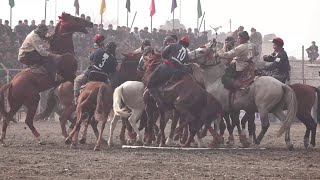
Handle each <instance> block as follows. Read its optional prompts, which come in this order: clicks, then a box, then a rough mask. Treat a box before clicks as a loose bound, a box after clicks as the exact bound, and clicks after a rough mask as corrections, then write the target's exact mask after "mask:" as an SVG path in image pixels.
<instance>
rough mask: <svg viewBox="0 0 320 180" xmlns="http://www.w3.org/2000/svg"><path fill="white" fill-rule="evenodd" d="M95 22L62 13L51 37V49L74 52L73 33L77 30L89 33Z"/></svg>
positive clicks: (60, 52) (58, 51)
mask: <svg viewBox="0 0 320 180" xmlns="http://www.w3.org/2000/svg"><path fill="white" fill-rule="evenodd" d="M92 27H93V23H92V22H89V21H87V20H85V19H82V18H79V17H75V16H72V15H70V14H67V13H62V15H61V16H59V22H58V24H57V25H56V27H55V31H54V33H53V34H52V35H51V37H49V44H50V51H53V52H56V53H58V54H65V53H71V54H74V46H73V40H72V35H73V33H75V32H81V33H88V31H87V29H86V28H92Z"/></svg>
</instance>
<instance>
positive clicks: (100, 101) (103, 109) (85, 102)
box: [65, 81, 113, 151]
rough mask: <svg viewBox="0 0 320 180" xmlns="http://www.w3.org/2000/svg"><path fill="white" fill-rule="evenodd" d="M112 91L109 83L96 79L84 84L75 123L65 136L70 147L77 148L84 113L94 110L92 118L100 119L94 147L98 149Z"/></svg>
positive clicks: (110, 103) (109, 106) (110, 106)
mask: <svg viewBox="0 0 320 180" xmlns="http://www.w3.org/2000/svg"><path fill="white" fill-rule="evenodd" d="M112 93H113V90H112V87H111V85H110V84H105V83H104V82H97V81H91V82H88V83H87V84H86V86H85V88H84V89H83V90H82V92H81V93H80V95H79V98H78V103H77V104H78V105H77V108H76V115H77V121H76V125H75V127H74V128H73V129H72V131H71V132H70V133H69V136H68V137H67V138H66V140H65V143H66V144H71V143H72V144H71V145H72V147H74V148H77V144H78V134H79V130H80V126H81V123H82V120H83V119H84V113H85V112H94V119H95V120H96V121H102V124H101V129H100V132H99V137H98V140H97V144H96V146H95V147H94V150H96V151H98V150H100V146H101V144H102V139H103V138H102V133H103V130H104V128H105V125H106V123H107V120H108V116H109V113H110V111H111V109H112ZM88 121H91V119H88ZM86 127H87V126H86ZM85 131H86V130H85ZM71 139H72V141H71Z"/></svg>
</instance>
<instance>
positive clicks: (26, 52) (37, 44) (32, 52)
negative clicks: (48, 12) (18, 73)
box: [18, 24, 62, 80]
mask: <svg viewBox="0 0 320 180" xmlns="http://www.w3.org/2000/svg"><path fill="white" fill-rule="evenodd" d="M47 33H48V28H47V26H46V25H44V24H40V25H38V27H37V28H36V29H35V30H33V31H32V32H30V33H29V34H28V36H27V37H26V39H25V40H24V41H23V43H22V45H21V47H20V49H19V55H18V60H19V61H20V62H21V63H22V64H25V65H27V66H34V65H42V66H44V68H45V69H46V70H47V71H48V74H49V76H50V77H52V79H54V77H55V68H54V67H55V64H54V63H53V61H52V59H57V58H60V57H61V56H60V55H59V54H55V53H52V52H49V51H48V50H47V49H45V48H44V47H43V40H46V39H47V38H46V35H47ZM61 78H62V77H61V76H59V75H58V76H57V77H56V78H55V80H57V79H60V80H61Z"/></svg>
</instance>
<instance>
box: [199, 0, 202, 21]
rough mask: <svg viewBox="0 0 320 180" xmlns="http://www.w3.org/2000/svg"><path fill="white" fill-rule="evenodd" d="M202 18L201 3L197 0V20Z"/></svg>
mask: <svg viewBox="0 0 320 180" xmlns="http://www.w3.org/2000/svg"><path fill="white" fill-rule="evenodd" d="M201 16H202V9H201V3H200V0H198V18H200V17H201Z"/></svg>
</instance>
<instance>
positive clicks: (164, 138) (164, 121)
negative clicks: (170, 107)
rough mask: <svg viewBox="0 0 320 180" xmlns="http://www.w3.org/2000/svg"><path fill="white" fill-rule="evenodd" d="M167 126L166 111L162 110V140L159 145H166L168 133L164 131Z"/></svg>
mask: <svg viewBox="0 0 320 180" xmlns="http://www.w3.org/2000/svg"><path fill="white" fill-rule="evenodd" d="M165 128H166V119H165V113H164V112H163V111H162V110H160V136H161V141H160V145H159V147H164V146H165V143H166V135H165V133H164V129H165Z"/></svg>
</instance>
